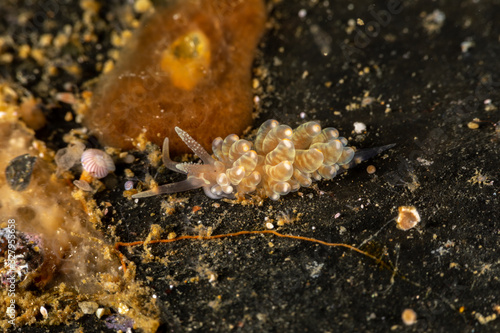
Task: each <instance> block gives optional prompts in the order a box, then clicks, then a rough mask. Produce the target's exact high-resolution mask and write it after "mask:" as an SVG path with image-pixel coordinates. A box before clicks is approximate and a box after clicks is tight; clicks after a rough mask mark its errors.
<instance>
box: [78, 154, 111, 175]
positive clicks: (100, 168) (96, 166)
mask: <svg viewBox="0 0 500 333" xmlns="http://www.w3.org/2000/svg"><path fill="white" fill-rule="evenodd" d="M81 162H82V166H83V169H84V170H85V171H87V172H88V173H89V174H90V175H91V176H92V177H94V178H97V179H100V178H104V177H106V176H107V175H108V173H109V172H111V171H115V163H114V162H113V159H112V158H111V156H109V155H108V154H106V153H105V152H104V151H102V150H99V149H87V150H85V151H84V152H83V154H82V159H81Z"/></svg>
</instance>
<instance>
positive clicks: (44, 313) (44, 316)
mask: <svg viewBox="0 0 500 333" xmlns="http://www.w3.org/2000/svg"><path fill="white" fill-rule="evenodd" d="M40 313H41V314H42V317H43V319H47V318H48V317H49V313H48V312H47V309H46V308H45V307H44V306H43V305H42V306H41V307H40Z"/></svg>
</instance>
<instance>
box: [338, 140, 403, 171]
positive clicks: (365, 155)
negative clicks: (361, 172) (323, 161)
mask: <svg viewBox="0 0 500 333" xmlns="http://www.w3.org/2000/svg"><path fill="white" fill-rule="evenodd" d="M395 145H396V144H395V143H392V144H390V145H385V146H381V147H375V148H366V149H360V150H357V151H356V152H355V153H354V158H353V159H352V161H351V162H349V163H348V164H345V165H343V166H342V167H343V168H344V169H350V168H353V167H355V166H356V165H358V164H360V163H361V162H363V161H366V160H368V159H370V158H372V157H374V156H376V155H378V154H380V153H381V152H384V151H386V150H388V149H391V148H392V147H394V146H395Z"/></svg>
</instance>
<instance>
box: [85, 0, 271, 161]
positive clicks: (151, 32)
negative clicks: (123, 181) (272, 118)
mask: <svg viewBox="0 0 500 333" xmlns="http://www.w3.org/2000/svg"><path fill="white" fill-rule="evenodd" d="M265 21H266V11H265V6H264V4H263V2H262V0H248V1H229V0H224V1H218V2H213V1H209V0H192V1H179V2H178V3H175V4H174V5H171V6H167V7H158V8H156V9H155V11H154V13H153V14H151V15H149V16H146V17H145V18H144V20H143V22H142V25H141V27H140V28H139V29H138V31H137V32H136V34H135V36H134V37H132V39H131V40H129V41H128V43H127V45H126V47H125V49H124V51H123V52H122V53H121V54H120V59H119V61H118V62H117V64H116V66H115V67H114V69H113V70H111V71H110V72H109V73H108V74H106V75H105V76H103V77H102V79H101V80H100V82H99V84H98V85H97V87H96V89H95V91H94V99H93V103H92V106H91V107H90V108H89V110H88V111H87V112H86V114H85V119H84V123H85V125H86V126H88V127H89V128H90V129H91V130H92V132H93V133H94V134H95V135H96V136H97V137H98V138H99V140H100V141H101V143H102V144H103V145H108V146H114V147H120V148H124V149H130V148H133V147H134V145H135V141H136V139H137V138H138V137H140V136H142V137H144V136H145V138H146V139H147V140H149V141H152V142H154V143H156V144H157V145H159V146H161V143H162V141H163V139H164V138H165V137H169V138H172V141H171V143H170V147H171V151H172V153H174V154H179V153H182V152H187V149H186V147H185V146H184V145H183V144H182V142H181V140H180V139H179V138H177V136H176V135H174V127H175V126H179V127H181V128H183V129H184V130H186V131H188V132H190V133H196V134H197V138H198V140H199V141H200V143H201V144H202V145H203V146H204V147H205V148H208V147H210V144H211V140H212V139H213V138H214V137H216V136H219V135H222V136H226V135H228V134H230V133H241V132H242V131H243V130H244V129H245V128H247V127H248V126H249V125H251V121H252V107H253V102H252V86H251V66H252V61H253V58H254V53H255V48H256V46H257V43H258V41H259V39H260V37H261V35H262V33H263V31H264V26H265Z"/></svg>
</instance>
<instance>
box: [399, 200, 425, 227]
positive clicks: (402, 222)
mask: <svg viewBox="0 0 500 333" xmlns="http://www.w3.org/2000/svg"><path fill="white" fill-rule="evenodd" d="M398 211H399V215H398V218H397V220H396V223H397V227H398V228H399V229H401V230H405V231H406V230H410V229H412V228H414V227H415V226H416V225H417V224H418V223H419V222H420V214H419V213H418V211H417V209H416V208H415V207H413V206H401V207H399V209H398Z"/></svg>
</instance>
